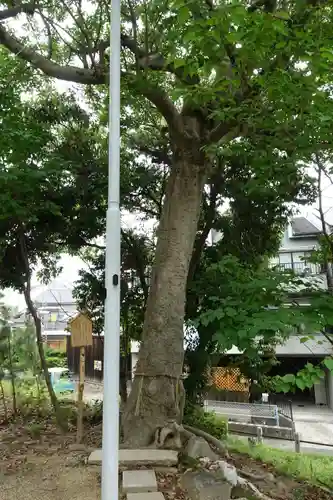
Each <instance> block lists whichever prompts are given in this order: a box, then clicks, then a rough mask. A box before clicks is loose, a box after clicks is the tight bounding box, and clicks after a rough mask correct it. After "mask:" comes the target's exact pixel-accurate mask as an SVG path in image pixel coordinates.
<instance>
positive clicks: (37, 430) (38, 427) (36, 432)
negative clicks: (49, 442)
mask: <svg viewBox="0 0 333 500" xmlns="http://www.w3.org/2000/svg"><path fill="white" fill-rule="evenodd" d="M26 430H27V431H28V433H29V434H30V436H31V437H32V439H39V438H40V436H41V433H42V430H43V426H42V424H39V423H37V422H33V423H32V424H30V425H29V426H28V427H27V428H26Z"/></svg>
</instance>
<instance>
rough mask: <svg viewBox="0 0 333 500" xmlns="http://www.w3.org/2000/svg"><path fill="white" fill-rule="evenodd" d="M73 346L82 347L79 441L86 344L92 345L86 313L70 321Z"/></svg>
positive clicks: (79, 390)
mask: <svg viewBox="0 0 333 500" xmlns="http://www.w3.org/2000/svg"><path fill="white" fill-rule="evenodd" d="M68 326H69V328H70V331H71V334H72V335H71V340H72V346H73V347H79V348H80V371H79V384H78V409H77V442H78V443H81V441H82V438H83V408H84V404H83V392H84V379H85V364H86V346H89V345H92V343H93V342H92V322H91V319H90V318H89V317H88V316H87V315H86V314H84V313H82V312H81V313H79V314H78V315H77V316H76V317H75V318H73V319H72V320H71V321H70V322H69V325H68Z"/></svg>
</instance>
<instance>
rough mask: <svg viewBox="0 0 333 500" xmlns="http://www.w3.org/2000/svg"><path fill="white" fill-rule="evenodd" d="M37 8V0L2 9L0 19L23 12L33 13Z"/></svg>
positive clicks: (3, 19)
mask: <svg viewBox="0 0 333 500" xmlns="http://www.w3.org/2000/svg"><path fill="white" fill-rule="evenodd" d="M35 8H36V2H31V3H27V4H23V5H18V6H17V7H11V8H10V9H6V10H1V11H0V21H5V20H6V19H11V18H13V17H16V16H18V15H19V14H22V13H25V14H33V13H34V12H35Z"/></svg>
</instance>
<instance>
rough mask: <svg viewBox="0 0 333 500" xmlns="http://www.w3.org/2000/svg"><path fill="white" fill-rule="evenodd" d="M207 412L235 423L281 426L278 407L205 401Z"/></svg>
mask: <svg viewBox="0 0 333 500" xmlns="http://www.w3.org/2000/svg"><path fill="white" fill-rule="evenodd" d="M205 410H206V411H214V412H215V413H220V414H221V415H224V416H226V417H228V418H229V419H230V420H234V421H251V422H253V423H261V424H263V425H264V424H267V425H269V424H272V422H274V424H275V425H277V426H278V425H280V422H279V420H280V418H279V412H278V407H277V405H272V404H261V403H238V402H237V403H236V402H232V401H210V400H207V401H205Z"/></svg>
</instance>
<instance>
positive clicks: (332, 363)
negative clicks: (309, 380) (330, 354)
mask: <svg viewBox="0 0 333 500" xmlns="http://www.w3.org/2000/svg"><path fill="white" fill-rule="evenodd" d="M323 364H324V365H325V366H326V368H328V369H329V370H330V371H332V372H333V358H325V359H324V361H323Z"/></svg>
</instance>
